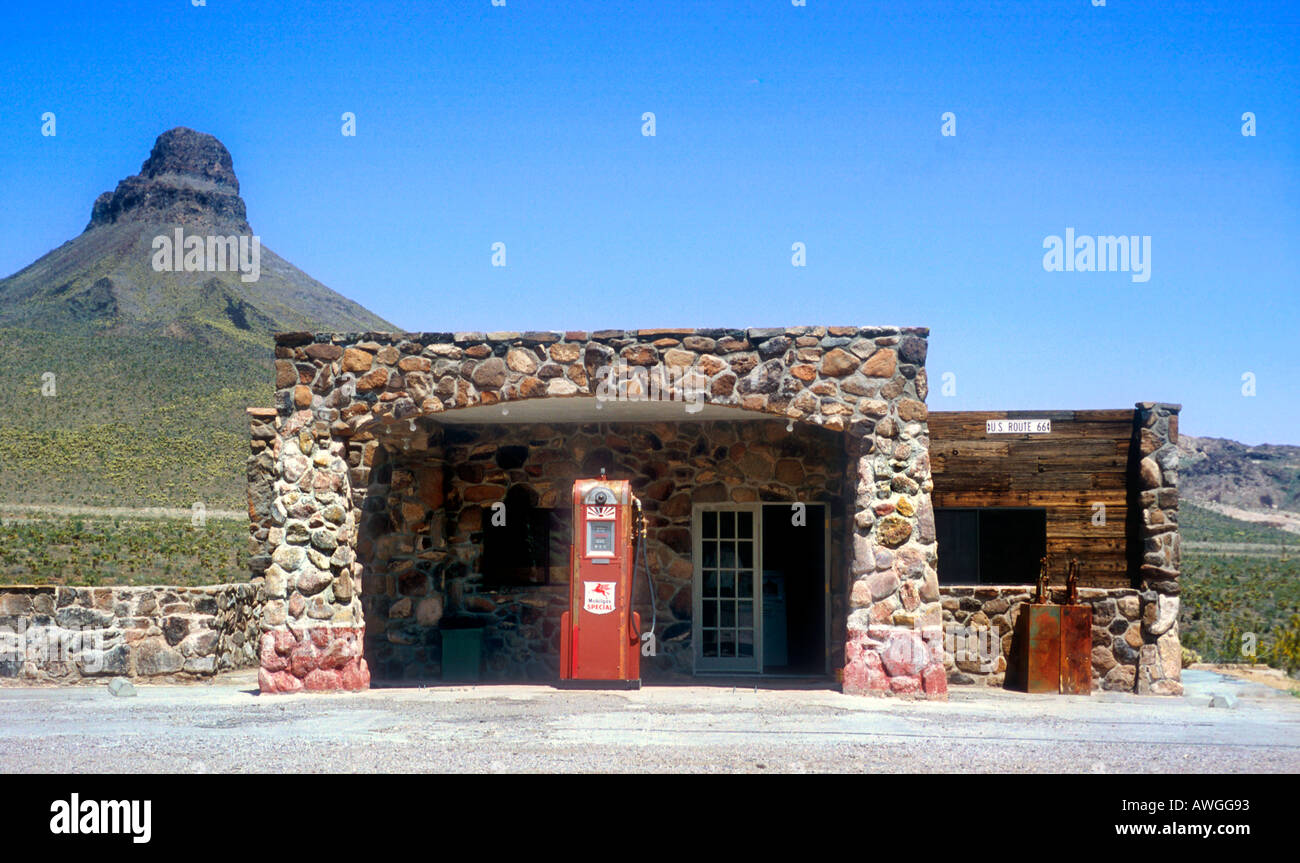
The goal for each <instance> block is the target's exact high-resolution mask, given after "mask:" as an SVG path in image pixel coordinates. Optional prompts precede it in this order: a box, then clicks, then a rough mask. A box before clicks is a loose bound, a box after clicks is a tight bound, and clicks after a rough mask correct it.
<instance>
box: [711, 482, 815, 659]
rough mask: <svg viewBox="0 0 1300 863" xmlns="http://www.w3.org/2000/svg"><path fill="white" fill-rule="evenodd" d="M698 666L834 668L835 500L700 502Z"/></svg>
mask: <svg viewBox="0 0 1300 863" xmlns="http://www.w3.org/2000/svg"><path fill="white" fill-rule="evenodd" d="M693 528H694V529H693V531H692V534H693V542H694V556H693V560H694V565H695V582H694V590H693V591H692V593H693V596H694V614H693V617H692V628H693V633H692V635H693V641H694V645H695V671H696V673H697V674H710V673H732V674H736V673H739V674H765V675H773V676H797V677H806V676H810V675H816V676H821V675H826V674H829V673H830V651H829V644H830V632H829V624H830V570H829V567H828V560H829V555H828V550H829V543H830V524H829V520H828V518H827V511H826V505H825V504H818V503H809V504H788V503H775V504H765V503H753V504H697V505H696V507H695V509H694V513H693Z"/></svg>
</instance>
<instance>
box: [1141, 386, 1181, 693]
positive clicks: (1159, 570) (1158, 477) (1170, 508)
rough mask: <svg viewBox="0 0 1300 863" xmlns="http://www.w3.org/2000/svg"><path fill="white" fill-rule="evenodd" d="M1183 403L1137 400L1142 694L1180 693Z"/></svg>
mask: <svg viewBox="0 0 1300 863" xmlns="http://www.w3.org/2000/svg"><path fill="white" fill-rule="evenodd" d="M1181 409H1182V405H1172V404H1161V403H1158V402H1138V404H1137V408H1136V411H1135V412H1134V437H1135V441H1134V442H1135V444H1136V446H1137V450H1138V457H1139V459H1140V460H1139V461H1138V476H1137V477H1136V480H1137V485H1138V501H1139V506H1140V508H1141V513H1142V518H1141V521H1140V523H1139V525H1138V537H1137V539H1138V540H1140V541H1141V543H1142V561H1141V564H1140V565H1139V569H1138V581H1139V584H1138V588H1139V590H1140V591H1141V594H1140V602H1141V614H1142V618H1141V619H1142V646H1141V648H1139V655H1138V669H1137V681H1136V690H1137V692H1138V693H1139V694H1142V695H1147V694H1150V695H1181V694H1182V692H1183V685H1182V683H1181V682H1180V681H1181V677H1182V645H1181V643H1180V642H1179V639H1178V593H1179V585H1178V572H1179V564H1180V548H1179V545H1180V541H1179V535H1178V462H1179V454H1178V412H1179V411H1180V410H1181Z"/></svg>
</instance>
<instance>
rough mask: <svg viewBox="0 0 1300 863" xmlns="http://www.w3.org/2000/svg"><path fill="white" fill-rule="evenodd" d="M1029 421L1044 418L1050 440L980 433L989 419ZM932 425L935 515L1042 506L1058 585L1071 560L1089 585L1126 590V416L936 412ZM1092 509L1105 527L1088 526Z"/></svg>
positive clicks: (1129, 428)
mask: <svg viewBox="0 0 1300 863" xmlns="http://www.w3.org/2000/svg"><path fill="white" fill-rule="evenodd" d="M1031 418H1041V419H1050V420H1051V421H1052V431H1051V433H1050V434H986V432H985V422H986V421H987V420H993V419H1031ZM929 422H930V459H931V468H932V472H933V477H934V495H933V501H934V506H935V507H936V508H943V507H994V506H1036V507H1043V508H1045V509H1046V510H1047V552H1048V554H1049V555H1050V557H1051V576H1052V581H1053V582H1054V583H1062V584H1063V583H1064V581H1065V569H1066V564H1067V562H1068V561H1069V559H1070V558H1072V557H1077V558H1078V559H1079V564H1080V569H1081V573H1082V577H1081V584H1083V585H1085V586H1089V587H1127V586H1129V585H1130V584H1131V583H1132V576H1131V570H1130V565H1131V564H1130V559H1129V552H1130V549H1129V539H1128V535H1129V533H1130V532H1131V531H1132V529H1133V528H1132V527H1131V526H1130V525H1129V524H1128V521H1129V518H1128V511H1129V499H1128V498H1129V487H1130V480H1129V476H1130V470H1131V468H1130V465H1129V448H1130V446H1131V443H1132V438H1133V411H1132V410H1091V411H932V412H931V413H930V418H929ZM1098 503H1100V504H1103V505H1104V506H1105V508H1106V509H1105V524H1094V523H1093V515H1094V513H1095V512H1096V510H1095V505H1096V504H1098ZM939 555H940V557H941V558H942V556H943V549H942V548H940V549H939Z"/></svg>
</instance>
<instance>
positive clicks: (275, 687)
mask: <svg viewBox="0 0 1300 863" xmlns="http://www.w3.org/2000/svg"><path fill="white" fill-rule="evenodd" d="M301 689H302V681H301V680H299V679H298V678H296V677H294V676H293V675H292V674H290V673H289V672H287V671H277V672H275V673H273V674H272V675H271V689H270V691H271V692H298V691H300V690H301Z"/></svg>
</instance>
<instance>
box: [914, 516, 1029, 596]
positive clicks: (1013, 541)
mask: <svg viewBox="0 0 1300 863" xmlns="http://www.w3.org/2000/svg"><path fill="white" fill-rule="evenodd" d="M934 525H935V532H936V534H937V535H938V540H939V583H940V584H1033V583H1034V581H1035V580H1036V579H1037V578H1038V567H1039V561H1041V560H1042V558H1043V556H1044V555H1045V554H1047V510H1045V509H1041V508H1025V509H936V510H935V511H934Z"/></svg>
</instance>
